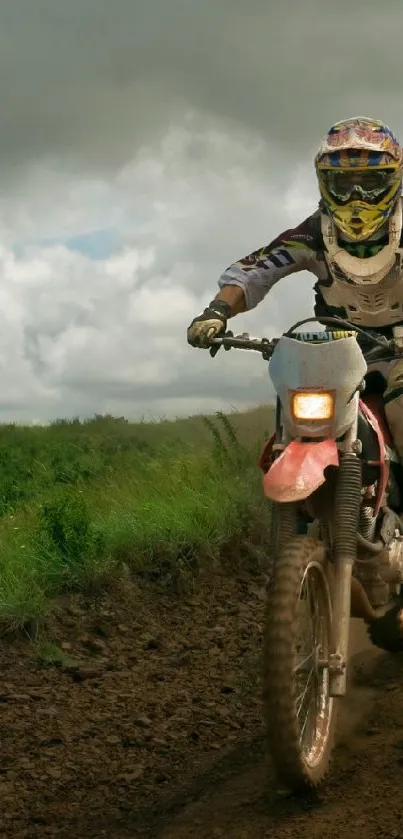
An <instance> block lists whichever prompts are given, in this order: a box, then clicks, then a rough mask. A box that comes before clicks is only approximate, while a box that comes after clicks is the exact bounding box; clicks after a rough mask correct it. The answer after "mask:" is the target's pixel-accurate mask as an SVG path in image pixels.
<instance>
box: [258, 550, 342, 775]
mask: <svg viewBox="0 0 403 839" xmlns="http://www.w3.org/2000/svg"><path fill="white" fill-rule="evenodd" d="M327 572H328V563H327V561H326V557H325V549H324V547H323V545H322V544H321V543H320V542H318V541H317V540H316V539H312V538H311V537H309V536H295V537H294V538H292V539H290V540H289V542H288V544H286V545H283V546H282V547H281V548H280V551H279V553H278V555H277V557H276V561H275V567H274V571H273V578H272V583H271V586H270V590H269V592H268V601H267V610H266V625H265V637H264V701H265V714H266V726H267V736H268V744H269V751H270V754H271V757H272V760H273V763H274V767H275V770H276V773H277V776H278V778H279V780H280V781H281V782H282V783H284V784H285V785H286V786H287V787H288V788H291V789H293V790H297V789H298V788H303V787H316V786H318V785H319V784H320V783H321V781H322V780H323V778H324V776H325V774H326V771H327V769H328V765H329V761H330V756H331V751H332V745H333V733H334V727H335V717H336V701H335V700H334V699H333V698H332V697H331V696H330V692H329V684H330V680H329V655H330V638H331V622H332V611H331V595H330V587H329V580H328V575H327Z"/></svg>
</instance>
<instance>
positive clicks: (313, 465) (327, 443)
mask: <svg viewBox="0 0 403 839" xmlns="http://www.w3.org/2000/svg"><path fill="white" fill-rule="evenodd" d="M338 465H339V452H338V449H337V445H336V443H335V441H334V440H321V441H320V442H318V443H315V442H309V443H301V442H299V440H292V442H291V443H289V444H288V446H287V448H286V449H284V451H283V452H282V453H281V455H280V456H279V457H278V458H277V460H275V461H274V463H273V464H272V466H271V467H270V469H269V471H268V472H266V474H265V476H264V478H263V489H264V493H265V495H267V496H268V498H271V499H272V501H278V502H282V503H284V502H289V501H303V500H304V499H305V498H309V496H310V495H312V493H313V492H315V490H316V489H318V487H320V486H321V484H323V483H324V482H325V474H324V473H325V469H326V467H327V466H338Z"/></svg>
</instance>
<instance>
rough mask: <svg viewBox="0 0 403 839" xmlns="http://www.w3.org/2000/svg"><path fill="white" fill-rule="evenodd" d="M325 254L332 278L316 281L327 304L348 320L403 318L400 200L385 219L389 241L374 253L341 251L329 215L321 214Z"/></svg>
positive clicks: (377, 322)
mask: <svg viewBox="0 0 403 839" xmlns="http://www.w3.org/2000/svg"><path fill="white" fill-rule="evenodd" d="M321 230H322V236H323V244H324V257H325V260H326V265H327V268H328V271H329V274H330V277H331V279H332V281H333V282H332V283H331V284H330V285H326V284H325V283H324V284H323V285H322V283H321V282H320V281H319V285H320V290H321V294H322V296H323V298H324V300H325V302H326V303H327V305H328V306H335V307H337V308H342V309H345V310H346V317H347V319H348V320H349V321H350V322H351V323H356V324H358V325H360V324H361V325H363V326H367V327H368V328H370V327H371V326H373V327H382V326H391V325H392V324H394V323H398V322H400V321H403V248H402V246H401V235H402V201H401V200H399V201H398V202H397V204H396V208H395V210H394V212H393V214H392V215H391V216H390V218H389V220H388V233H389V241H388V243H387V244H386V245H384V246H383V247H382V248H381V249H380V250H379V251H378V253H376V254H375V255H374V256H369V257H367V258H365V259H360V258H359V257H357V256H353V255H352V254H350V253H348V251H346V250H344V249H343V247H342V245H341V244H340V243H339V242H338V238H337V229H336V227H335V225H334V223H333V221H332V219H331V218H330V217H329V216H326V215H322V216H321Z"/></svg>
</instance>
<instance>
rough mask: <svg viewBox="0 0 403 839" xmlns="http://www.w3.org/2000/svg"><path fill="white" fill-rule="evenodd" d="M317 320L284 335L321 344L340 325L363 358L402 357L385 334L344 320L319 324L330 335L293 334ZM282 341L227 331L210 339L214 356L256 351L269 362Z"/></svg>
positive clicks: (325, 320) (326, 320)
mask: <svg viewBox="0 0 403 839" xmlns="http://www.w3.org/2000/svg"><path fill="white" fill-rule="evenodd" d="M314 320H316V321H317V320H318V319H317V318H306V319H305V320H303V321H299V322H298V323H296V324H294V326H293V327H291V329H290V330H289V331H288V332H285V333H284V336H285V337H287V338H295V339H296V340H300V341H309V342H310V343H316V342H317V343H321V342H323V341H324V340H326V338H328V340H331V333H332V332H333V331H334V324H337V326H338V328H339V330H341V331H343V332H344V333H345V337H348V336H351V337H355V338H356V340H357V342H358V344H359V345H360V347H361V349H362V351H363V352H364V351H366V352H364V355H366V356H367V355H370V356H371V357H373V356H374V355H375V354H376V355H377V356H378V357H379V356H380V355H382V356H385V354H386V355H388V354H389V355H391V356H392V357H393V358H394V357H396V356H397V355H401V354H402V352H403V350H402V348H400V347H398V346H397V345H396V342H395V340H394V339H393V338H386V337H385V336H384V335H379V334H377V333H374V332H371V331H368V330H365V329H362V328H361V327H359V326H355V325H353V324H351V323H349V322H348V321H344V320H341V319H339V318H321V320H320V323H322V324H323V325H327V324H329V325H332V326H333V329H332V330H331V331H330V332H296V331H294V330H295V328H296V327H299V326H302V325H303V324H304V323H310V322H311V321H314ZM279 340H280V338H252V337H251V336H250V335H249V334H248V333H247V332H244V333H242V334H241V335H234V334H233V333H232V332H226V333H225V334H223V335H221V336H217V337H216V338H212V339H211V341H210V345H211V349H210V352H211V354H212V355H215V354H216V353H217V352H218V349H219V348H220V347H224V349H226V350H230V349H240V350H255V351H256V352H260V353H261V355H262V357H263V358H264V359H265V360H266V361H269V360H270V358H271V356H272V355H273V352H274V349H275V347H276V345H277V344H278V342H279Z"/></svg>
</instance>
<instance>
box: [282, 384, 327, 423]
mask: <svg viewBox="0 0 403 839" xmlns="http://www.w3.org/2000/svg"><path fill="white" fill-rule="evenodd" d="M291 410H292V414H293V417H294V419H295V420H297V421H305V422H309V421H311V420H331V419H332V418H333V415H334V397H333V394H332V393H327V392H326V391H322V392H318V391H316V392H315V393H312V392H311V393H307V392H304V391H299V392H298V393H293V394H292V398H291Z"/></svg>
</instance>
